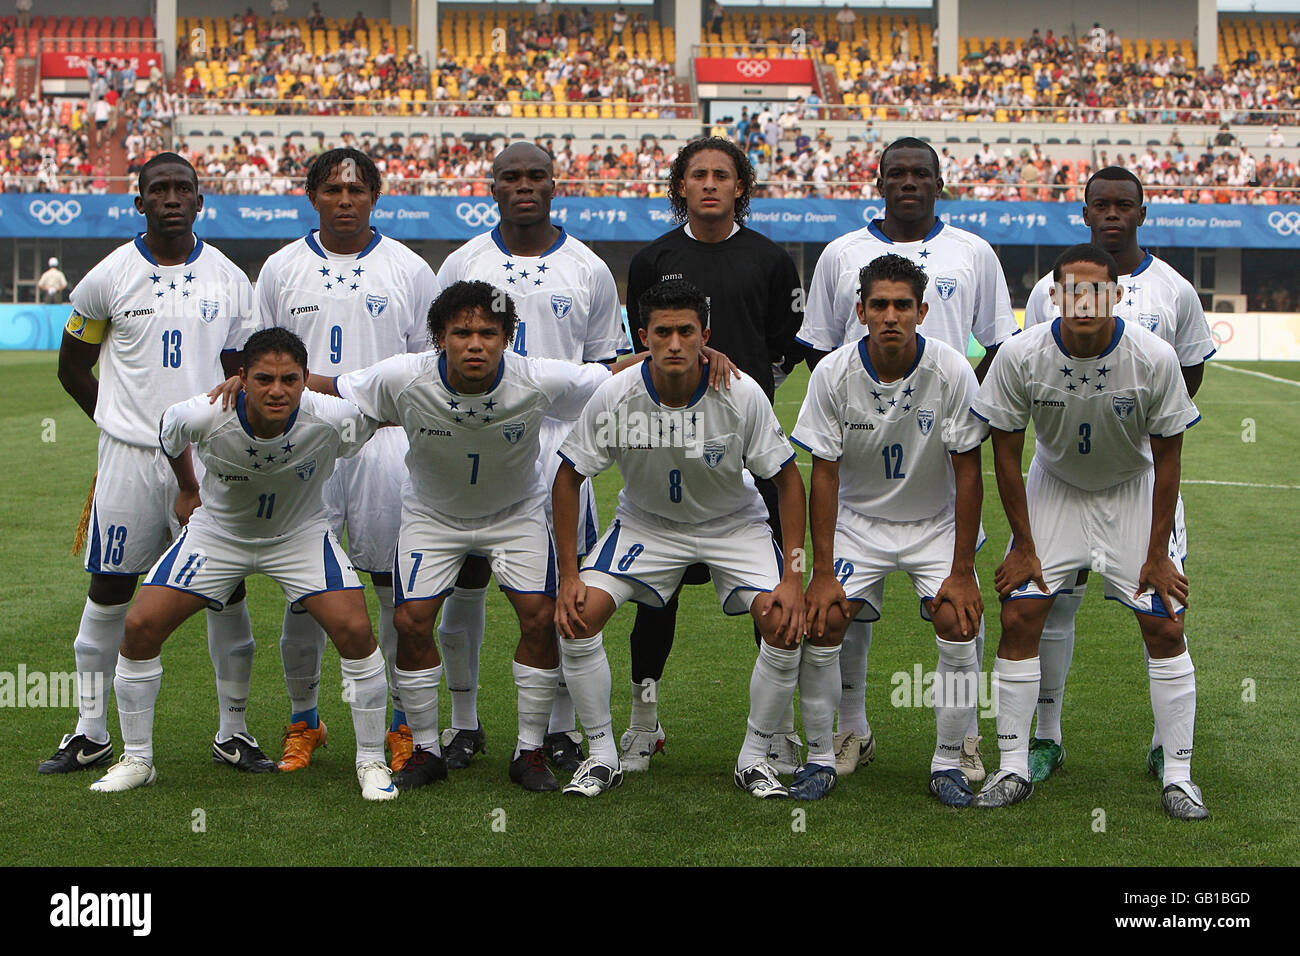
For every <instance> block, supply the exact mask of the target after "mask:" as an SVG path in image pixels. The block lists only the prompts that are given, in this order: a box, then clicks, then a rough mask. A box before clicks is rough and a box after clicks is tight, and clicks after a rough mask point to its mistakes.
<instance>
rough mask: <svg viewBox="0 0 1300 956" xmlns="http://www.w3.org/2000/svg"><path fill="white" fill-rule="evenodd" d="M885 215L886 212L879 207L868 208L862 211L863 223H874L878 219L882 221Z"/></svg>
mask: <svg viewBox="0 0 1300 956" xmlns="http://www.w3.org/2000/svg"><path fill="white" fill-rule="evenodd" d="M884 215H885V210H883V209H881V208H880V207H879V206H868V207H867V208H866V209H864V210H862V220H863V222H872V221H874V220H876V219H880V218H881V217H883V216H884Z"/></svg>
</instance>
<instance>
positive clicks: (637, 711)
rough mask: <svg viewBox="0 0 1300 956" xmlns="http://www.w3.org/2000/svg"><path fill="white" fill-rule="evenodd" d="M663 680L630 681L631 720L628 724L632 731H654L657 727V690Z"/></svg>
mask: <svg viewBox="0 0 1300 956" xmlns="http://www.w3.org/2000/svg"><path fill="white" fill-rule="evenodd" d="M663 682H664V681H663V678H662V677H661V678H659V680H651V679H650V678H648V677H647V678H646V679H645V682H644V683H641V684H638V683H637V682H636V681H632V718H631V720H630V721H629V722H628V725H629V727H630V729H632V730H654V729H655V728H656V727H658V726H659V688H660V687H662V686H663Z"/></svg>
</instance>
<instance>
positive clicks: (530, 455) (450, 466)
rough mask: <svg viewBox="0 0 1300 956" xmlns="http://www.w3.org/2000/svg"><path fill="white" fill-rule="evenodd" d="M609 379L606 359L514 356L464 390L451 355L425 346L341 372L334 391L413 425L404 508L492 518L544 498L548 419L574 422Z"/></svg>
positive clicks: (373, 412) (383, 417) (372, 412)
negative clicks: (456, 383) (543, 441)
mask: <svg viewBox="0 0 1300 956" xmlns="http://www.w3.org/2000/svg"><path fill="white" fill-rule="evenodd" d="M608 378H609V370H608V369H606V368H605V367H604V366H603V365H594V364H589V365H574V364H572V363H570V362H561V361H558V360H556V359H534V358H525V357H523V356H522V355H513V354H511V353H506V354H505V355H503V356H502V357H501V365H500V367H499V368H498V370H497V378H496V381H495V382H493V384H492V386H491V387H490V388H489V389H488V390H487V391H485V392H481V393H479V394H466V393H462V392H458V391H456V390H455V389H453V388H452V387H451V385H450V384H449V383H448V381H447V358H446V356H445V355H442V354H441V353H439V352H422V353H420V354H418V355H396V356H394V357H392V358H390V359H387V360H385V361H383V362H380V363H379V364H378V365H374V366H372V367H370V368H367V369H362V370H361V371H358V372H351V373H349V374H347V375H342V376H340V377H339V378H338V379H337V380H336V387H337V388H338V392H339V394H340V395H342V396H343V397H344V398H346V399H348V400H349V401H352V402H355V403H356V404H357V406H358V407H359V408H360V409H361V410H362V411H363V412H365V414H367V415H369V416H371V417H372V418H376V419H379V420H380V421H389V422H397V423H398V424H400V425H401V426H402V428H403V429H405V431H406V435H407V438H409V439H410V443H411V447H410V450H409V451H408V452H407V454H406V467H407V470H408V471H410V473H411V480H410V482H408V483H407V484H406V485H404V487H403V489H402V504H403V507H404V508H405V509H406V510H407V511H408V512H414V513H420V514H430V515H435V516H438V517H440V518H451V519H453V520H454V519H458V518H459V519H475V518H484V517H487V516H489V515H494V514H496V513H498V512H500V511H502V510H504V509H506V508H509V507H511V506H513V505H516V504H519V503H520V502H522V501H526V500H528V499H530V498H541V497H542V496H543V495H544V494H546V493H547V491H548V490H549V489H548V488H547V486H546V481H545V479H544V477H543V470H542V469H543V464H542V462H541V460H540V459H541V454H540V445H539V439H540V432H541V424H542V419H543V418H547V417H549V418H557V419H561V420H568V421H572V420H573V419H574V418H576V417H577V415H578V412H579V411H581V410H582V406H583V405H584V404H586V402H587V399H588V398H590V397H591V394H592V392H594V391H595V390H596V386H597V385H599V384H600V383H601V382H603V381H605V380H606V379H608ZM539 504H540V502H539Z"/></svg>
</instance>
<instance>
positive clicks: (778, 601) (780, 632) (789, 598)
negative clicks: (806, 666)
mask: <svg viewBox="0 0 1300 956" xmlns="http://www.w3.org/2000/svg"><path fill="white" fill-rule="evenodd" d="M762 597H763V595H760V599H761V598H762ZM766 597H767V598H768V601H767V606H766V607H765V608H764V609H763V610H762V612H761V613H760V615H759V617H761V618H762V619H763V620H764V622H765V623H766V624H767V625H768V626H769V627H772V628H773V632H772V633H773V634H774V635H775V637H776V639H777V640H778V641H780V642H781V643H782V644H784V645H785V646H786V647H795V646H797V645H798V643H799V642H800V641H801V640H803V636H804V632H805V626H804V611H803V581H802V580H800V581H795V580H783V581H782V582H781V583H780V584H778V585H777V586H776V588H775V589H773V591H772V593H771V594H770V595H766Z"/></svg>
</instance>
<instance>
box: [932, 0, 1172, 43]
mask: <svg viewBox="0 0 1300 956" xmlns="http://www.w3.org/2000/svg"><path fill="white" fill-rule="evenodd" d="M959 9H960V14H959V17H960V19H959V28H958V29H959V34H960V35H961V36H964V37H971V36H979V37H1001V36H1013V37H1014V36H1024V37H1027V36H1029V34H1030V33H1031V32H1032V31H1033V29H1034V27H1038V29H1039V30H1040V31H1041V32H1043V33H1046V32H1047V30H1048V29H1049V28H1050V29H1052V30H1054V31H1055V32H1056V33H1058V34H1060V33H1069V32H1070V29H1071V27H1073V29H1074V30H1075V31H1076V32H1077V33H1079V34H1080V35H1083V34H1085V33H1087V32H1088V31H1089V30H1091V29H1092V25H1093V24H1094V23H1100V24H1101V25H1102V26H1103V27H1105V28H1106V29H1108V30H1114V31H1115V33H1116V34H1117V35H1118V36H1119V38H1120V39H1121V40H1123V39H1132V38H1134V37H1147V38H1151V39H1180V40H1190V39H1192V36H1193V32H1194V31H1195V29H1196V0H1141V2H1140V3H1134V2H1133V0H1055V2H1053V3H1043V2H1042V0H961V2H960V7H959Z"/></svg>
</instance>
